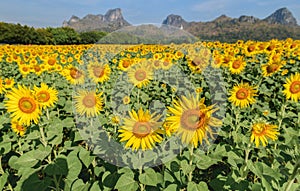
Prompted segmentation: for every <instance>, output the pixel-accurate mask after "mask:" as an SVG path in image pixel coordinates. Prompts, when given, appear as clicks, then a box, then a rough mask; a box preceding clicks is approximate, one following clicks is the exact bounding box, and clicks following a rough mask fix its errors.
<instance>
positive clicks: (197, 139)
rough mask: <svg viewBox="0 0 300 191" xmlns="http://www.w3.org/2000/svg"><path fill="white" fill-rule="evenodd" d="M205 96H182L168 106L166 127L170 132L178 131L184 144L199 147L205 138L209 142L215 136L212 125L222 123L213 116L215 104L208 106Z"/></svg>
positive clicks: (215, 125)
mask: <svg viewBox="0 0 300 191" xmlns="http://www.w3.org/2000/svg"><path fill="white" fill-rule="evenodd" d="M204 101H205V100H204V98H202V99H200V98H199V95H196V96H192V95H189V96H187V97H186V96H182V97H181V98H180V99H176V100H173V106H172V107H168V113H169V114H168V117H167V118H166V127H167V130H168V131H169V132H176V133H177V135H179V136H180V137H181V141H182V142H183V143H184V144H191V145H193V146H194V147H198V143H200V144H202V143H203V139H204V140H205V141H206V143H208V144H209V141H208V138H209V137H210V138H213V134H214V133H213V129H212V127H218V126H221V125H222V122H221V120H219V119H217V118H215V117H213V116H212V115H213V113H214V112H215V111H216V110H217V109H216V108H214V105H211V106H206V105H205V104H204Z"/></svg>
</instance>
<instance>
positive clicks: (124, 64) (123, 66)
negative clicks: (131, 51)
mask: <svg viewBox="0 0 300 191" xmlns="http://www.w3.org/2000/svg"><path fill="white" fill-rule="evenodd" d="M132 64H133V60H132V59H130V58H123V59H121V60H120V61H119V65H118V68H119V69H120V70H122V71H127V70H128V69H129V68H130V67H131V65H132Z"/></svg>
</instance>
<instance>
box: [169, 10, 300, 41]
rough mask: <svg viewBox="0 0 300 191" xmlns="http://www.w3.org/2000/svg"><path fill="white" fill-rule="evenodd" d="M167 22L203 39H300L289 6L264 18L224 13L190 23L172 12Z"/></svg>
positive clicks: (299, 33) (298, 29) (299, 28)
mask: <svg viewBox="0 0 300 191" xmlns="http://www.w3.org/2000/svg"><path fill="white" fill-rule="evenodd" d="M163 24H166V25H171V26H175V27H179V28H182V29H184V30H186V31H188V32H190V33H191V34H193V35H195V36H197V37H199V38H200V39H203V40H219V41H223V42H234V41H237V40H260V41H265V40H271V39H273V38H278V39H286V38H293V39H300V26H299V25H297V21H296V19H295V17H294V16H293V14H292V13H291V12H290V11H289V10H288V9H287V8H281V9H278V10H276V11H275V12H274V13H272V14H271V15H270V16H268V17H266V18H264V19H259V18H256V17H254V16H246V15H242V16H240V17H239V18H231V17H228V16H226V15H221V16H219V17H218V18H216V19H215V20H213V21H209V22H187V21H185V20H184V19H183V18H182V17H181V16H180V15H174V14H171V15H169V16H167V18H166V19H165V20H164V21H163Z"/></svg>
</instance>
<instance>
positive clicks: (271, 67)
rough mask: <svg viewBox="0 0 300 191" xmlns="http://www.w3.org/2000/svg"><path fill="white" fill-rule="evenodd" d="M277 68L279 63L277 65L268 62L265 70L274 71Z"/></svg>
mask: <svg viewBox="0 0 300 191" xmlns="http://www.w3.org/2000/svg"><path fill="white" fill-rule="evenodd" d="M278 68H279V65H278V64H270V65H269V66H268V67H267V72H268V73H273V72H276V71H277V69H278Z"/></svg>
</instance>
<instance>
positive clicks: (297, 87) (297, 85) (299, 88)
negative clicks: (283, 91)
mask: <svg viewBox="0 0 300 191" xmlns="http://www.w3.org/2000/svg"><path fill="white" fill-rule="evenodd" d="M290 92H291V93H292V94H297V93H299V92H300V81H294V82H293V83H292V84H291V86H290Z"/></svg>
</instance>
